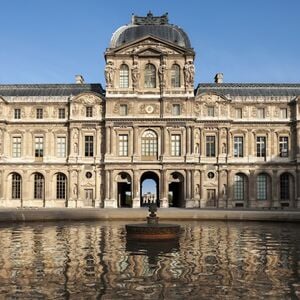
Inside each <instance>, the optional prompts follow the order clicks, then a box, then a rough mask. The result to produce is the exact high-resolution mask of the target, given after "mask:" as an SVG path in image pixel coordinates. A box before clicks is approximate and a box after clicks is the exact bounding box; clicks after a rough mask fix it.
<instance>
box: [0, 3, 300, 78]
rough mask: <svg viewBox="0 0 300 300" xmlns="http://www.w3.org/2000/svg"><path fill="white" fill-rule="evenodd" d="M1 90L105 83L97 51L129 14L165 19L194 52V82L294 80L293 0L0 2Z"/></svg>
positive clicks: (299, 41) (297, 33) (299, 65)
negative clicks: (77, 78) (80, 80)
mask: <svg viewBox="0 0 300 300" xmlns="http://www.w3.org/2000/svg"><path fill="white" fill-rule="evenodd" d="M0 8H1V18H0V84H1V83H72V82H74V75H75V74H82V75H83V76H84V77H85V79H86V82H100V83H102V84H103V83H104V78H103V68H104V57H103V53H104V51H105V48H106V47H107V46H108V44H109V40H110V37H111V35H112V33H113V32H114V31H115V30H116V29H117V28H118V27H119V26H121V25H123V24H126V23H129V22H130V18H131V14H132V13H135V14H137V15H145V14H146V13H147V12H148V11H149V10H151V11H152V12H153V14H155V15H161V14H163V13H165V12H168V13H169V21H170V23H174V24H177V25H179V26H180V27H182V28H183V29H184V30H185V31H186V32H187V33H188V35H189V36H190V39H191V43H192V46H193V47H194V49H195V51H196V72H197V74H196V83H198V82H212V81H213V77H214V75H215V73H217V72H223V73H224V80H225V82H274V83H279V82H299V81H300V80H299V79H300V76H299V74H300V72H299V70H300V59H299V58H300V55H299V53H300V51H299V49H300V30H299V29H300V21H299V15H300V14H299V12H300V1H299V0H285V1H284V0H251V1H243V0H236V1H234V0H226V1H225V0H214V1H201V0H185V1H179V0H160V1H158V0H147V1H145V0H113V1H100V0H85V1H82V0H81V1H78V0H51V1H50V0H48V1H46V0H44V1H43V0H26V1H25V0H0Z"/></svg>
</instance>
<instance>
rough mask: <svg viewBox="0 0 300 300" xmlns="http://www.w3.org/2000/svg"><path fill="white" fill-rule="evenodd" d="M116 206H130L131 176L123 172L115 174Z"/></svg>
mask: <svg viewBox="0 0 300 300" xmlns="http://www.w3.org/2000/svg"><path fill="white" fill-rule="evenodd" d="M117 184H118V207H132V194H131V177H130V175H129V174H127V173H125V172H121V173H120V174H118V176H117Z"/></svg>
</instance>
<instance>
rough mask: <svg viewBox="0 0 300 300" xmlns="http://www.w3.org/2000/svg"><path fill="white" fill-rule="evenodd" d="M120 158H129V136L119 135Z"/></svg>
mask: <svg viewBox="0 0 300 300" xmlns="http://www.w3.org/2000/svg"><path fill="white" fill-rule="evenodd" d="M119 156H128V134H120V135H119Z"/></svg>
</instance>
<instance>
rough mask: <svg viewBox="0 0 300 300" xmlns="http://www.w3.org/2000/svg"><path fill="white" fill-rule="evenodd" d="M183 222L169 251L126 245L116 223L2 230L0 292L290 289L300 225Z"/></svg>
mask: <svg viewBox="0 0 300 300" xmlns="http://www.w3.org/2000/svg"><path fill="white" fill-rule="evenodd" d="M183 226H184V229H185V231H184V232H183V233H182V235H181V236H180V239H179V244H176V245H174V247H173V246H172V247H169V246H168V247H169V248H168V249H167V247H163V248H161V249H160V246H159V243H157V244H156V245H155V247H154V248H153V247H152V248H151V247H150V248H149V246H147V245H146V246H145V245H142V246H141V245H135V246H133V245H132V244H131V245H130V243H128V242H127V243H126V238H125V235H124V228H123V227H122V226H118V225H116V224H103V223H87V224H69V226H68V225H67V226H66V225H60V224H58V225H56V226H54V225H45V226H38V225H34V224H33V225H28V226H24V227H21V226H15V227H11V228H0V248H1V252H0V263H1V269H0V295H4V294H5V295H6V296H7V297H8V298H9V297H16V296H18V297H20V298H26V297H27V298H28V297H29V298H38V296H40V297H42V296H44V297H46V298H55V297H57V298H59V297H61V298H62V297H67V296H70V297H76V298H77V299H78V298H80V297H85V298H87V297H91V298H93V297H96V296H95V295H98V296H101V295H102V296H103V299H115V298H118V299H120V298H121V299H122V298H125V296H126V295H127V296H128V295H130V294H132V295H134V297H135V298H141V295H143V294H145V293H147V294H149V295H151V297H152V298H153V299H158V298H162V297H165V298H167V299H174V298H176V297H178V295H183V296H184V295H185V296H186V295H192V296H193V297H195V296H199V295H201V297H203V298H204V299H205V298H207V297H209V296H211V295H212V294H213V295H214V298H215V299H218V298H220V299H221V298H222V297H223V298H222V299H224V295H228V297H229V298H230V297H231V299H232V298H238V297H241V298H243V297H246V296H247V297H249V298H251V297H254V298H255V297H258V295H269V296H270V297H272V296H274V297H275V296H276V297H277V298H278V297H279V298H284V296H285V295H288V294H289V293H293V291H292V290H291V283H294V282H295V281H297V280H299V274H298V273H297V262H299V253H300V249H299V245H300V243H299V230H298V231H297V230H295V231H294V232H293V231H292V230H291V231H287V230H286V229H284V228H282V227H280V226H274V224H272V225H266V224H263V225H261V224H247V223H246V224H245V223H229V224H227V223H223V222H220V223H212V222H204V223H201V224H199V223H194V224H187V223H186V224H183ZM152 246H153V245H152ZM297 274H298V275H297ZM291 295H292V294H291Z"/></svg>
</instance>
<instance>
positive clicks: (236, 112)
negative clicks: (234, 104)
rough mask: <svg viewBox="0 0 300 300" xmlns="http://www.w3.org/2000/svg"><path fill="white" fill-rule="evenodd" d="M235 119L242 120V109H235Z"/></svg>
mask: <svg viewBox="0 0 300 300" xmlns="http://www.w3.org/2000/svg"><path fill="white" fill-rule="evenodd" d="M235 117H236V118H237V119H242V117H243V114H242V109H241V108H236V109H235Z"/></svg>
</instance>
